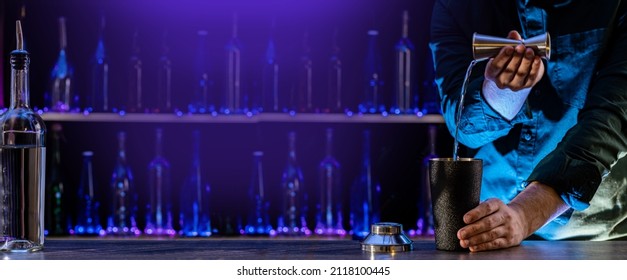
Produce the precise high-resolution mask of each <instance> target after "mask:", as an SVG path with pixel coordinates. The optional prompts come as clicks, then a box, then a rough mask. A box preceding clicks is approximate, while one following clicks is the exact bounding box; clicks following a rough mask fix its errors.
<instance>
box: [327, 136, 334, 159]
mask: <svg viewBox="0 0 627 280" xmlns="http://www.w3.org/2000/svg"><path fill="white" fill-rule="evenodd" d="M326 136H327V137H326V142H327V143H326V156H327V157H328V158H329V157H332V156H333V130H331V129H327V134H326Z"/></svg>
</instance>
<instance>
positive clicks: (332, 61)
mask: <svg viewBox="0 0 627 280" xmlns="http://www.w3.org/2000/svg"><path fill="white" fill-rule="evenodd" d="M338 34H339V30H338V29H335V31H334V32H333V43H332V45H331V49H332V51H331V57H330V58H329V64H328V67H329V68H328V71H329V72H328V75H329V77H328V83H329V86H328V90H327V98H326V105H325V107H324V112H326V113H331V112H332V113H338V112H342V111H343V107H342V106H343V105H342V95H343V92H342V59H341V57H340V47H339V45H338V43H337V39H338Z"/></svg>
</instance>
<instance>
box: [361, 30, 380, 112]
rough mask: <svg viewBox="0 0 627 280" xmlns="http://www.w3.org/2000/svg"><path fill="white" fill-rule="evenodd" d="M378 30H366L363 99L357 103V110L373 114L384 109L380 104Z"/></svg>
mask: <svg viewBox="0 0 627 280" xmlns="http://www.w3.org/2000/svg"><path fill="white" fill-rule="evenodd" d="M378 37H379V31H377V30H369V31H368V52H367V54H366V59H365V65H364V77H365V80H364V85H365V86H364V97H363V98H364V99H363V100H362V101H361V103H360V104H359V112H361V113H370V114H374V113H377V112H383V111H385V106H384V105H383V104H381V95H382V94H383V79H382V76H381V74H382V66H381V53H380V52H379V49H378V45H377V38H378Z"/></svg>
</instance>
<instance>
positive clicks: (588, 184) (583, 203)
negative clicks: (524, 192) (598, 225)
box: [527, 153, 602, 211]
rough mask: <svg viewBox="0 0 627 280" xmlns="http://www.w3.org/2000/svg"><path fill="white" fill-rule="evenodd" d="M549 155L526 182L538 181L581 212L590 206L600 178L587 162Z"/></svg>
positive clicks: (560, 155)
mask: <svg viewBox="0 0 627 280" xmlns="http://www.w3.org/2000/svg"><path fill="white" fill-rule="evenodd" d="M557 154H558V155H552V154H549V155H548V156H547V157H546V158H544V159H543V160H542V161H541V162H540V163H539V164H538V165H537V166H536V168H535V169H534V170H533V172H532V173H531V175H530V176H529V178H528V179H527V182H528V183H529V182H532V181H538V182H540V183H543V184H545V185H547V186H550V187H552V188H553V189H555V191H556V192H557V193H558V194H559V196H560V197H561V198H562V199H563V200H564V202H565V203H566V204H568V205H569V206H570V207H572V208H573V209H575V210H578V211H583V210H585V209H586V208H588V206H590V200H592V197H593V196H594V194H595V193H596V190H597V188H598V187H599V184H600V183H601V180H602V176H601V174H599V170H598V169H597V168H596V167H595V166H594V165H592V164H590V163H589V162H585V161H581V160H577V159H573V158H570V157H568V155H566V154H562V153H557Z"/></svg>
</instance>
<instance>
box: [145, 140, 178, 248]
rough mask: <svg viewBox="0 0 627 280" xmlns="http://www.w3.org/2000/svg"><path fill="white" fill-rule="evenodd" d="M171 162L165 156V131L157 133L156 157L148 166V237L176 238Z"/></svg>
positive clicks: (146, 231) (146, 232)
mask: <svg viewBox="0 0 627 280" xmlns="http://www.w3.org/2000/svg"><path fill="white" fill-rule="evenodd" d="M170 180H171V175H170V162H168V160H167V159H166V158H165V157H164V156H163V129H161V128H157V129H156V131H155V157H154V159H153V160H152V161H151V162H150V164H149V165H148V188H149V193H150V194H149V197H150V200H149V202H148V203H147V204H146V226H145V228H144V233H145V234H146V235H161V236H174V235H175V234H176V231H175V230H174V227H173V224H174V223H173V216H174V215H173V213H172V210H173V209H172V186H171V181H170Z"/></svg>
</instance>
